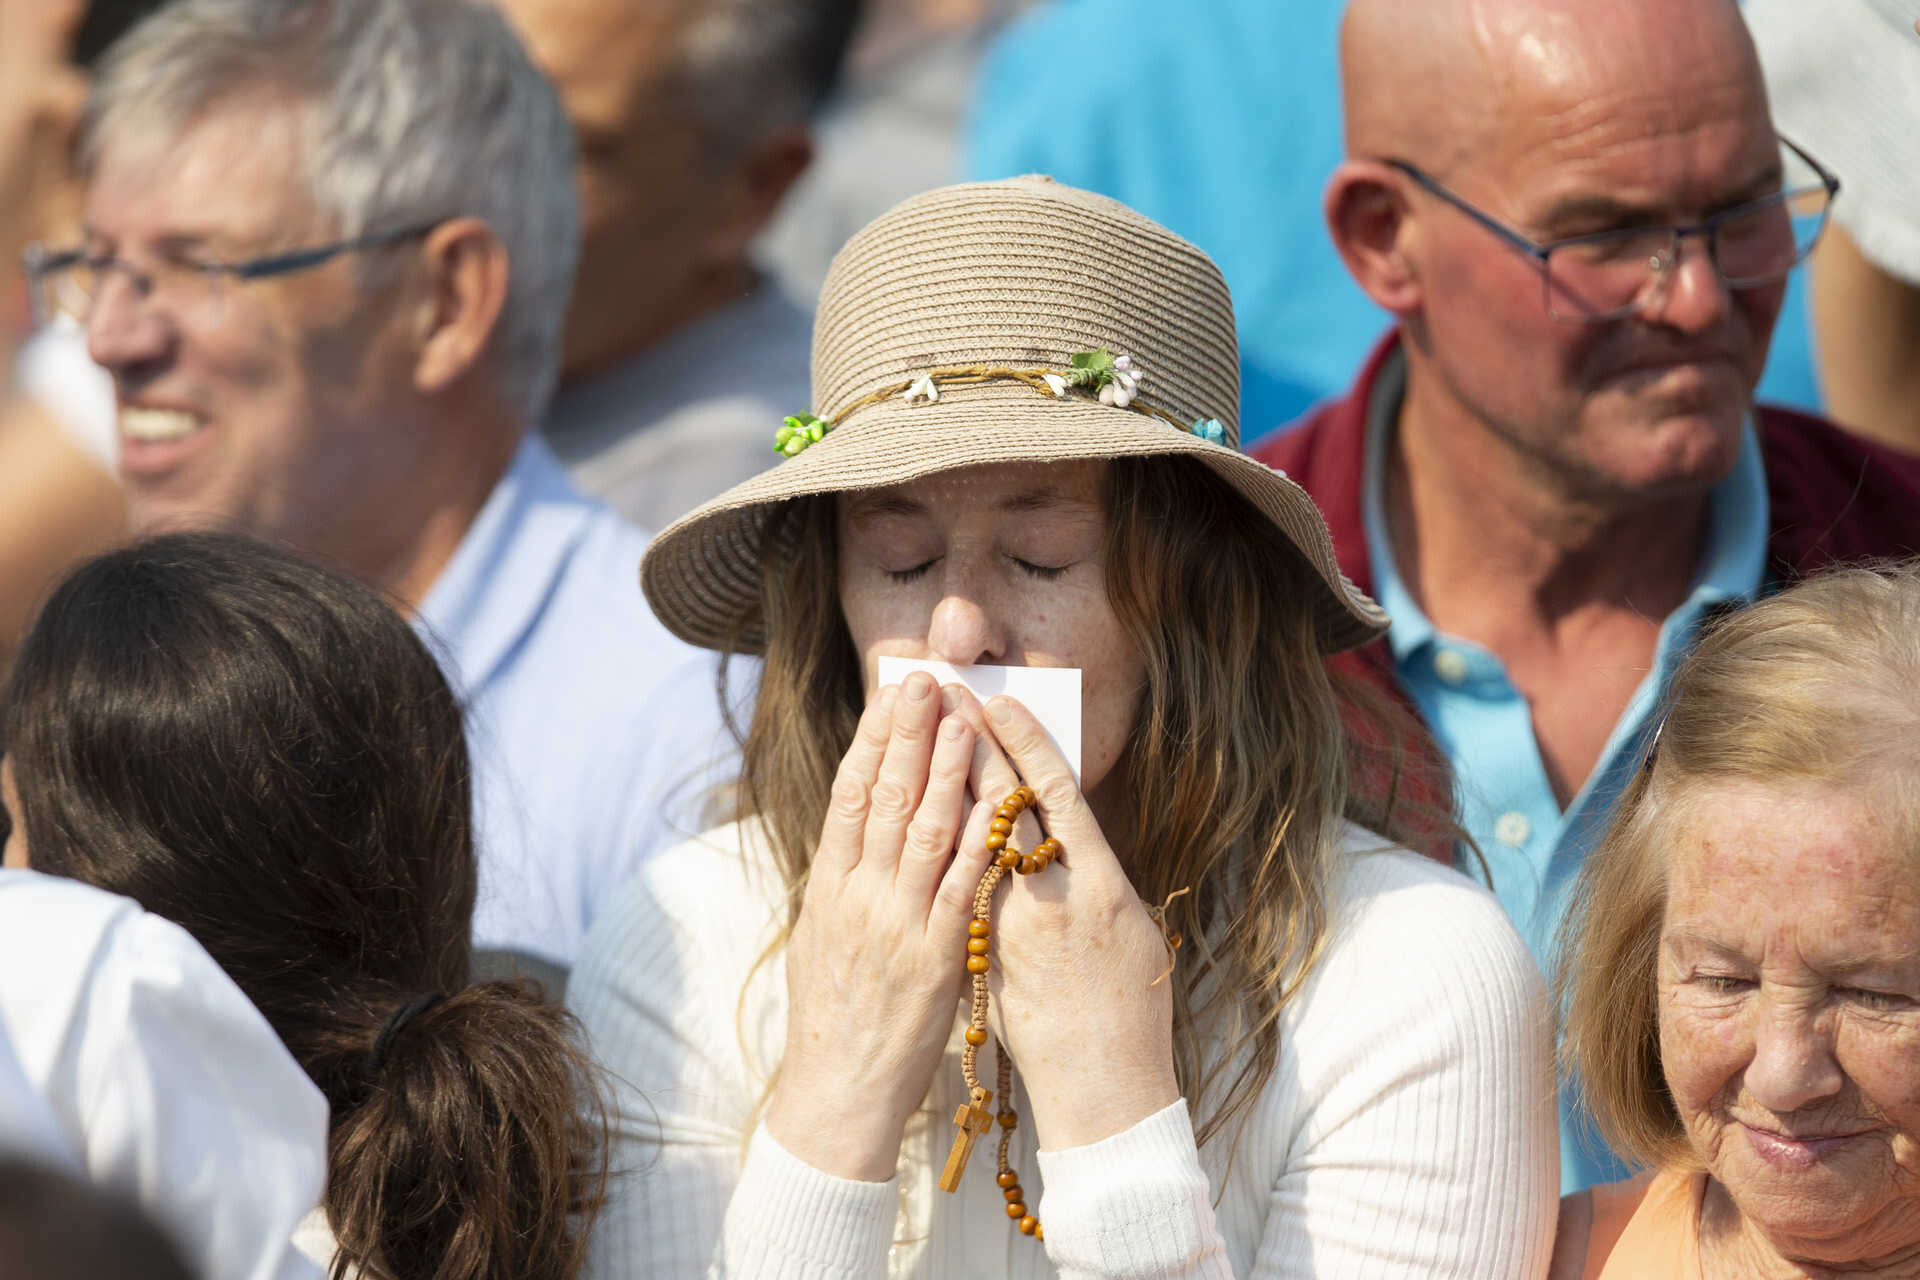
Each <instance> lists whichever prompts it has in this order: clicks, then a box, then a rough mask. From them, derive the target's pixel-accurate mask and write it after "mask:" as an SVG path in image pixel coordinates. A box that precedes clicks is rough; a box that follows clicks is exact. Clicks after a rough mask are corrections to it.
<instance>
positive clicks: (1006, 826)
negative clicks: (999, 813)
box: [987, 818, 1013, 836]
mask: <svg viewBox="0 0 1920 1280" xmlns="http://www.w3.org/2000/svg"><path fill="white" fill-rule="evenodd" d="M987 830H989V831H991V832H993V834H995V835H997V836H1007V835H1012V834H1013V824H1012V823H1011V822H1008V821H1007V820H1006V819H1005V818H995V819H994V820H993V821H992V822H989V823H988V824H987Z"/></svg>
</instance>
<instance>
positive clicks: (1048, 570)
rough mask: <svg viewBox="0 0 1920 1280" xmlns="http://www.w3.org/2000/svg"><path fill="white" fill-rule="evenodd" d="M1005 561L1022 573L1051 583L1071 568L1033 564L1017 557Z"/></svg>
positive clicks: (1009, 557) (1059, 565)
mask: <svg viewBox="0 0 1920 1280" xmlns="http://www.w3.org/2000/svg"><path fill="white" fill-rule="evenodd" d="M1007 559H1009V560H1011V561H1013V562H1014V563H1015V564H1017V565H1019V566H1020V568H1021V569H1022V570H1023V571H1024V572H1026V573H1029V574H1032V575H1033V576H1034V577H1036V578H1039V579H1040V580H1041V581H1043V582H1052V581H1053V580H1054V579H1055V578H1058V577H1059V576H1060V575H1061V574H1063V573H1065V572H1066V571H1067V570H1068V569H1070V568H1072V566H1071V565H1064V564H1035V563H1033V562H1032V561H1031V560H1022V559H1021V558H1020V557H1019V556H1008V557H1007Z"/></svg>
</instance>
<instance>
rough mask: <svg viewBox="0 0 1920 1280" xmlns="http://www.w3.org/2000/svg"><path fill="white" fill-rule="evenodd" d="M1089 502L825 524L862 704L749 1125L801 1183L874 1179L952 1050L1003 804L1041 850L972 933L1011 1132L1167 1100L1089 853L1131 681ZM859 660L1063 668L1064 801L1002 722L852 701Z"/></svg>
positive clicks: (1095, 852) (856, 507)
mask: <svg viewBox="0 0 1920 1280" xmlns="http://www.w3.org/2000/svg"><path fill="white" fill-rule="evenodd" d="M1100 483H1101V471H1100V466H1099V464H1094V463H1066V464H1056V465H1048V466H1024V467H1016V466H1000V467H981V468H975V469H970V470H967V471H964V472H960V473H956V474H948V475H942V476H938V477H935V478H933V479H930V480H926V481H921V482H917V483H913V484H908V485H902V486H899V487H897V488H892V489H884V490H874V491H869V492H861V493H855V494H850V495H847V496H845V497H843V498H842V499H841V500H840V503H839V521H838V523H839V529H838V536H839V548H840V553H839V568H838V572H839V594H840V602H841V610H842V614H843V616H844V617H845V619H846V623H847V626H848V628H849V630H850V632H851V634H852V638H853V641H854V644H855V647H856V648H857V650H858V651H859V653H860V656H861V661H862V664H863V667H864V669H865V671H866V683H867V688H868V702H867V707H866V710H865V712H864V714H863V717H862V720H861V725H860V728H859V731H858V732H857V733H856V735H855V741H854V744H853V746H852V748H850V749H849V751H848V752H847V755H846V757H845V758H844V759H843V760H842V761H841V762H840V765H839V769H838V772H837V774H836V779H835V784H834V790H833V802H832V804H831V805H830V809H829V816H828V819H827V823H826V826H825V829H824V830H823V831H822V833H821V839H820V843H819V847H818V849H817V851H816V853H815V855H814V860H813V864H812V870H811V873H810V875H809V878H808V883H807V888H806V897H805V901H804V904H803V906H802V909H801V913H800V917H799V919H798V920H797V921H796V923H795V925H794V929H793V934H792V937H791V939H790V941H789V944H788V947H787V950H786V965H787V984H788V1000H789V1009H788V1027H787V1042H786V1050H785V1053H784V1056H783V1059H782V1067H781V1073H780V1077H779V1080H778V1082H777V1084H776V1086H775V1088H774V1091H773V1094H772V1095H771V1097H770V1098H769V1100H768V1106H767V1127H768V1131H769V1132H770V1133H771V1134H772V1135H773V1136H774V1137H775V1138H776V1139H778V1140H779V1141H780V1142H781V1143H782V1144H783V1145H785V1146H786V1147H787V1149H788V1150H789V1151H791V1152H792V1153H793V1154H795V1155H796V1156H798V1157H800V1158H801V1159H803V1160H805V1161H807V1162H808V1163H809V1164H812V1165H813V1166H814V1167H815V1168H818V1169H822V1170H825V1171H827V1172H829V1173H834V1174H837V1175H839V1176H842V1177H848V1178H857V1179H862V1180H867V1181H881V1180H884V1179H886V1178H887V1177H889V1176H891V1175H892V1173H893V1170H894V1168H895V1165H896V1162H897V1160H898V1158H899V1153H900V1142H901V1136H902V1133H903V1129H904V1126H905V1124H906V1121H907V1118H908V1117H909V1116H910V1115H911V1114H912V1113H913V1112H914V1111H915V1110H916V1109H918V1108H919V1107H920V1105H921V1103H922V1101H923V1100H924V1099H925V1097H926V1095H927V1089H928V1086H929V1084H930V1083H931V1081H932V1077H933V1072H934V1071H935V1069H936V1068H937V1067H938V1066H939V1064H940V1061H941V1057H942V1055H943V1054H944V1052H945V1050H946V1048H947V1045H948V1044H949V1042H950V1040H951V1038H952V1035H953V1028H954V1021H955V1017H956V1014H957V1013H958V1003H959V1001H960V999H961V997H962V994H963V992H964V990H965V984H964V982H963V978H964V976H965V975H964V972H963V970H962V968H961V966H960V965H959V964H957V963H956V962H955V957H957V956H960V955H963V954H964V953H965V952H964V943H965V940H966V932H965V929H966V923H967V920H968V918H969V916H970V915H971V901H972V897H973V892H974V887H975V885H976V884H977V883H978V881H979V878H980V875H981V873H982V872H983V871H984V870H985V868H986V865H987V861H988V856H989V855H988V854H987V853H986V851H985V848H984V842H985V836H986V830H987V822H988V820H989V819H990V818H991V816H992V806H993V805H994V804H996V803H998V802H999V800H1000V799H1001V798H1003V797H1004V796H1005V795H1006V794H1007V793H1008V792H1010V791H1011V790H1012V789H1013V788H1014V787H1015V786H1017V785H1019V783H1020V782H1021V781H1022V780H1024V781H1025V782H1026V783H1028V784H1029V785H1031V786H1032V788H1033V789H1034V791H1035V792H1036V793H1037V794H1038V797H1039V804H1038V807H1037V811H1038V814H1039V816H1040V817H1041V819H1043V820H1044V822H1045V824H1046V827H1045V829H1046V830H1047V831H1048V832H1049V833H1050V834H1052V835H1054V836H1055V837H1056V838H1058V839H1059V840H1060V841H1061V842H1062V844H1063V845H1064V847H1065V848H1064V852H1063V853H1062V854H1061V855H1060V859H1059V862H1058V863H1056V864H1055V865H1054V866H1052V867H1049V868H1048V869H1047V871H1046V872H1045V873H1044V875H1041V876H1036V877H1034V878H1033V879H1032V880H1031V881H1026V880H1022V881H1020V882H1019V883H1016V884H1014V885H1012V886H1011V887H1009V888H1008V889H1006V890H1005V891H1004V892H1003V894H1002V895H1001V896H1000V898H999V902H998V905H997V908H996V911H995V914H994V919H995V921H996V923H995V926H994V928H995V929H996V931H997V932H996V935H995V936H996V937H997V938H998V939H999V946H998V949H997V950H996V952H995V954H996V956H997V957H998V959H997V960H996V962H995V968H994V969H993V971H992V974H991V975H990V978H989V981H990V984H991V986H992V991H993V1011H994V1018H995V1026H996V1031H997V1032H998V1033H999V1034H1000V1035H1001V1036H1002V1037H1003V1039H1004V1041H1005V1043H1006V1044H1007V1046H1008V1047H1009V1049H1010V1050H1011V1052H1012V1054H1013V1057H1014V1060H1015V1061H1016V1063H1018V1065H1019V1069H1020V1073H1021V1078H1022V1080H1023V1081H1024V1083H1025V1087H1026V1093H1027V1097H1028V1098H1029V1100H1030V1103H1031V1109H1032V1114H1031V1117H1030V1122H1031V1124H1032V1126H1033V1129H1034V1131H1035V1133H1036V1134H1037V1135H1038V1138H1039V1140H1040V1142H1041V1144H1042V1145H1043V1146H1045V1147H1049V1148H1054V1147H1069V1146H1080V1145H1084V1144H1086V1143H1090V1142H1096V1141H1099V1140H1101V1139H1103V1138H1106V1137H1109V1136H1111V1135H1113V1134H1115V1133H1119V1132H1121V1131H1122V1130H1124V1129H1126V1128H1128V1127H1129V1126H1131V1125H1133V1124H1134V1123H1136V1122H1138V1121H1139V1120H1141V1119H1143V1118H1145V1117H1146V1116H1149V1115H1151V1114H1153V1113H1155V1112H1157V1111H1159V1110H1161V1109H1163V1108H1164V1107H1166V1106H1168V1105H1170V1104H1172V1103H1173V1102H1174V1101H1175V1100H1176V1099H1177V1098H1178V1097H1179V1086H1178V1082H1177V1079H1176V1077H1175V1074H1174V1071H1173V1051H1172V1003H1171V1001H1172V996H1171V985H1170V984H1167V983H1164V982H1163V983H1160V984H1158V985H1157V986H1156V985H1154V983H1153V980H1154V978H1155V977H1156V976H1158V975H1159V974H1160V973H1161V972H1162V971H1163V970H1164V968H1165V966H1166V944H1165V941H1164V939H1163V938H1162V936H1161V934H1160V931H1159V929H1158V927H1157V926H1156V925H1155V924H1154V923H1153V922H1152V920H1151V919H1150V918H1149V917H1148V915H1147V913H1146V911H1145V909H1144V908H1143V906H1142V904H1141V903H1140V901H1139V899H1138V897H1137V896H1136V895H1135V893H1134V891H1133V887H1132V885H1131V883H1130V882H1129V881H1128V879H1127V876H1126V873H1125V872H1124V871H1123V870H1122V867H1121V862H1120V858H1119V857H1118V856H1116V852H1115V844H1116V843H1120V842H1122V841H1124V839H1125V834H1126V833H1125V831H1124V829H1123V826H1122V824H1121V823H1120V822H1118V821H1116V820H1114V818H1113V816H1112V815H1114V813H1115V812H1116V811H1118V810H1121V809H1122V806H1123V803H1124V800H1125V793H1126V790H1127V782H1126V778H1125V770H1124V768H1121V767H1119V766H1120V763H1121V760H1122V757H1123V752H1124V750H1125V747H1126V742H1127V734H1128V730H1129V728H1130V727H1131V721H1132V716H1133V712H1134V708H1135V707H1136V705H1137V703H1138V700H1139V697H1140V693H1141V689H1142V686H1143V680H1144V670H1143V666H1142V663H1141V661H1140V658H1139V656H1138V654H1137V653H1135V652H1134V650H1133V646H1132V644H1131V643H1130V642H1129V641H1128V639H1127V637H1126V635H1125V632H1124V630H1123V629H1122V627H1121V626H1120V623H1119V620H1118V619H1117V618H1116V617H1115V615H1114V613H1113V611H1112V609H1111V607H1110V606H1109V605H1108V603H1107V598H1106V573H1107V565H1106V563H1105V541H1106V538H1105V519H1104V516H1103V514H1102V508H1101V504H1100ZM885 654H895V655H901V656H907V657H920V658H937V659H941V660H944V661H948V662H954V663H963V664H964V663H982V662H986V663H995V664H1004V665H1029V666H1037V665H1047V666H1075V667H1078V668H1080V669H1081V670H1082V672H1083V673H1084V674H1083V684H1082V710H1083V734H1084V737H1083V754H1082V762H1081V763H1082V767H1083V771H1084V772H1083V779H1084V782H1085V784H1086V791H1085V793H1084V795H1083V792H1082V789H1081V788H1080V787H1078V786H1076V785H1075V784H1074V781H1073V777H1072V775H1071V773H1070V772H1069V770H1068V766H1067V763H1066V762H1065V761H1064V760H1062V759H1061V758H1060V756H1059V754H1058V752H1057V751H1055V750H1054V749H1053V748H1052V747H1051V746H1050V745H1049V744H1048V742H1047V739H1046V736H1045V734H1044V732H1043V731H1042V730H1041V729H1040V726H1039V723H1038V721H1036V720H1034V718H1033V717H1032V716H1031V715H1030V714H1029V713H1028V712H1027V711H1026V710H1025V709H1024V708H1022V707H1020V706H1019V705H1018V704H1017V703H1013V702H1011V701H1009V700H1008V699H1005V698H996V699H994V700H992V701H991V702H989V703H988V705H987V706H986V707H984V708H982V707H981V706H980V705H979V704H978V703H976V702H974V701H973V700H972V699H971V697H970V696H969V695H967V694H966V693H965V691H964V690H962V689H960V688H959V687H958V686H953V687H951V688H949V689H947V690H944V691H942V690H939V689H938V688H936V686H935V685H934V683H933V681H932V680H930V679H929V678H927V677H926V676H925V675H923V674H920V673H915V674H914V675H911V676H909V677H908V678H907V680H906V681H904V682H903V683H902V684H901V685H899V686H887V687H885V688H880V689H876V688H875V687H874V686H875V684H876V668H877V663H878V659H879V658H880V657H881V656H882V655H885ZM1016 770H1017V772H1016ZM1024 823H1025V820H1024V819H1023V827H1024ZM1109 833H1112V838H1111V839H1110V837H1109ZM1035 834H1036V833H1033V832H1024V831H1023V834H1021V836H1020V838H1021V839H1026V840H1028V841H1029V842H1030V841H1031V840H1032V838H1033V837H1034V835H1035ZM1029 847H1030V845H1029ZM1143 992H1144V993H1145V994H1144V995H1143V994H1142V993H1143ZM1027 1122H1028V1121H1023V1123H1027Z"/></svg>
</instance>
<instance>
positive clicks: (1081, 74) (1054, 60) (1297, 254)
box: [963, 0, 1820, 444]
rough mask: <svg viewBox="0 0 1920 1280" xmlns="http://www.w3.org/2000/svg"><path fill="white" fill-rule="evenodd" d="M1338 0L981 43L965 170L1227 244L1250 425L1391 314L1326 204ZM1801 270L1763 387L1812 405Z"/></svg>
mask: <svg viewBox="0 0 1920 1280" xmlns="http://www.w3.org/2000/svg"><path fill="white" fill-rule="evenodd" d="M1345 8H1346V0H1188V3H1185V4H1181V5H1178V6H1169V5H1168V4H1166V3H1165V0H1056V2H1055V3H1051V4H1046V5H1042V6H1041V7H1039V8H1037V9H1035V10H1034V11H1032V12H1031V13H1028V14H1026V15H1025V16H1023V17H1022V18H1021V19H1019V20H1018V21H1016V22H1015V23H1013V24H1011V25H1010V26H1009V27H1008V28H1007V29H1006V30H1005V31H1004V32H1002V33H1001V35H1000V36H999V37H998V39H997V40H996V41H995V43H994V44H993V46H992V47H991V48H990V49H989V50H988V51H987V54H986V56H985V57H984V58H983V59H982V63H981V72H980V75H979V78H978V81H977V82H976V87H975V92H974V98H973V104H972V107H971V110H970V112H969V117H968V120H967V123H966V137H965V142H964V161H963V164H964V169H965V173H966V176H967V177H968V178H969V179H979V180H984V179H991V178H1007V177H1013V176H1015V175H1018V174H1023V173H1047V174H1052V175H1053V176H1054V177H1055V178H1058V179H1059V180H1060V181H1062V182H1066V183H1071V184H1072V185H1073V186H1076V187H1085V188H1087V189H1088V190H1092V191H1098V192H1100V193H1101V194H1103V195H1108V196H1112V197H1113V198H1114V199H1116V200H1120V201H1122V202H1124V203H1126V204H1129V205H1131V206H1133V207H1134V208H1135V209H1138V210H1139V211H1140V212H1141V213H1144V214H1146V215H1147V216H1148V217H1150V218H1152V219H1154V220H1155V221H1156V222H1159V223H1162V224H1164V225H1165V226H1167V227H1168V228H1170V229H1171V230H1173V231H1175V232H1177V233H1179V234H1180V235H1182V236H1184V237H1186V238H1187V239H1188V240H1191V241H1192V242H1193V243H1195V244H1197V245H1199V246H1200V247H1201V248H1202V249H1204V250H1206V251H1207V253H1208V254H1209V255H1210V256H1211V257H1212V258H1213V260H1214V261H1215V262H1216V263H1218V264H1219V266H1220V270H1221V272H1222V273H1223V274H1224V275H1225V276H1226V278H1227V284H1228V286H1229V287H1230V288H1231V289H1232V290H1233V302H1234V312H1235V315H1236V318H1237V320H1238V322H1239V329H1240V378H1241V435H1242V437H1243V439H1244V440H1245V441H1247V442H1248V443H1249V444H1251V443H1252V442H1254V441H1256V440H1258V439H1259V438H1260V437H1261V436H1262V435H1265V434H1267V433H1268V432H1270V431H1273V430H1275V429H1277V428H1279V427H1280V426H1281V425H1282V424H1284V423H1288V422H1291V421H1292V420H1293V419H1294V418H1296V417H1298V416H1299V415H1300V414H1302V413H1304V412H1305V411H1306V410H1307V409H1308V408H1309V407H1310V406H1312V405H1313V404H1314V403H1315V402H1317V401H1320V400H1323V399H1326V398H1327V397H1329V396H1334V395H1338V394H1340V393H1342V392H1344V391H1345V390H1346V388H1347V387H1348V386H1349V385H1350V384H1351V382H1352V381H1353V376H1354V374H1355V372H1356V371H1357V370H1358V369H1359V368H1360V367H1361V365H1362V364H1364V363H1365V361H1366V358H1367V354H1368V353H1369V352H1370V351H1371V350H1372V348H1373V346H1374V344H1375V343H1376V342H1377V341H1378V340H1379V338H1380V335H1381V334H1382V333H1383V332H1384V331H1385V329H1386V328H1387V325H1388V323H1389V318H1388V316H1387V314H1386V313H1385V312H1383V311H1382V310H1380V308H1378V307H1377V306H1375V305H1374V304H1373V302H1372V301H1371V300H1370V299H1368V297H1367V296H1366V294H1365V293H1363V292H1361V290H1360V287H1359V286H1358V285H1356V284H1355V283H1354V282H1353V279H1352V277H1351V276H1349V275H1348V274H1347V269H1346V265H1345V264H1344V263H1342V262H1341V261H1340V256H1339V255H1338V254H1337V253H1335V252H1334V249H1333V242H1332V240H1331V239H1330V237H1329V235H1328V232H1327V228H1326V223H1325V220H1324V218H1323V215H1322V213H1321V197H1322V195H1323V193H1324V192H1325V190H1326V185H1327V179H1328V178H1329V177H1331V176H1332V174H1333V171H1334V169H1335V168H1336V167H1338V165H1339V164H1340V162H1341V161H1342V160H1343V159H1344V158H1345V155H1346V144H1345V139H1344V137H1343V135H1342V116H1341V100H1340V59H1339V31H1340V18H1341V15H1342V13H1343V12H1344V11H1345ZM1802 275H1803V273H1799V272H1796V273H1795V275H1794V279H1793V283H1792V284H1791V285H1790V287H1789V291H1788V295H1787V304H1786V307H1785V309H1784V310H1783V312H1782V313H1781V320H1780V324H1779V326H1778V328H1777V330H1776V332H1775V335H1774V341H1773V356H1772V359H1771V361H1770V362H1769V364H1768V367H1767V374H1766V377H1765V379H1764V380H1763V381H1762V382H1761V384H1760V396H1761V398H1762V399H1767V400H1772V401H1776V402H1778V403H1783V404H1789V405H1795V406H1798V407H1801V408H1806V409H1813V410H1817V409H1819V407H1820V396H1819V388H1818V384H1817V383H1816V381H1815V378H1814V373H1813V361H1812V352H1811V350H1810V345H1809V339H1808V334H1807V310H1806V296H1805V282H1804V280H1803V279H1802V278H1801V276H1802Z"/></svg>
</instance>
